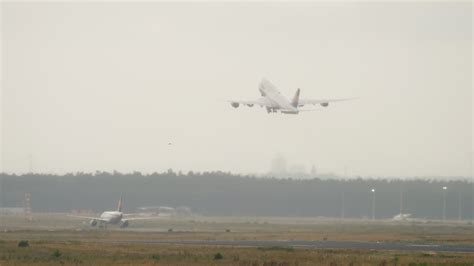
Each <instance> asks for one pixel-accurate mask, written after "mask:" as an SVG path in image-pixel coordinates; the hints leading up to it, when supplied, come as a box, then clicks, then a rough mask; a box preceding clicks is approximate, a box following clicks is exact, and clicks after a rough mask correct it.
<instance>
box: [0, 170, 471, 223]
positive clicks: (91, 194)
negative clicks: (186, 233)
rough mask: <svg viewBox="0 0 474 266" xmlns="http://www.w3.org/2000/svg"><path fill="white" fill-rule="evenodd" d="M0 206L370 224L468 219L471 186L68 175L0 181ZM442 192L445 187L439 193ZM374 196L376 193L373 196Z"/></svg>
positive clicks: (214, 175) (223, 175)
mask: <svg viewBox="0 0 474 266" xmlns="http://www.w3.org/2000/svg"><path fill="white" fill-rule="evenodd" d="M0 186H1V187H0V204H1V206H2V207H21V206H22V202H23V197H24V194H25V193H30V195H31V207H32V210H33V212H70V211H71V210H92V211H97V212H100V211H104V210H110V209H114V208H115V207H116V202H117V200H118V198H119V197H120V195H121V194H123V197H124V208H125V211H126V212H134V211H137V210H138V208H139V207H143V206H172V207H179V206H188V207H190V208H191V210H192V211H193V212H195V213H199V214H203V215H233V216H299V217H316V216H321V217H340V216H341V215H342V213H344V214H343V215H344V217H346V218H363V217H371V216H372V203H373V200H374V193H375V216H376V219H387V218H391V217H393V216H394V215H396V214H398V213H399V212H400V205H401V201H402V202H403V203H402V206H403V207H402V208H403V210H402V211H403V213H411V214H412V215H413V216H414V217H417V218H427V219H441V218H442V208H443V207H442V206H443V203H444V201H445V202H446V217H447V219H458V218H459V217H461V219H463V220H470V219H472V217H473V212H474V211H473V209H474V197H473V194H474V185H473V183H472V181H469V180H446V181H442V180H439V179H437V180H434V179H396V178H394V179H376V178H356V179H341V178H330V179H327V178H324V179H323V178H311V179H294V178H283V179H282V178H273V177H256V176H252V175H245V176H244V175H236V174H232V173H229V172H221V171H215V172H188V173H182V172H174V171H172V170H171V169H170V170H168V171H167V172H164V173H151V174H142V173H140V172H132V173H119V172H116V171H114V172H102V171H97V172H95V173H84V172H77V173H69V174H64V175H52V174H37V173H36V174H34V173H30V174H22V175H15V174H1V180H0ZM443 187H447V189H446V190H445V191H443V189H442V188H443ZM372 189H375V192H372V191H371V190H372Z"/></svg>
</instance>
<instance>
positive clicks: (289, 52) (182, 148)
mask: <svg viewBox="0 0 474 266" xmlns="http://www.w3.org/2000/svg"><path fill="white" fill-rule="evenodd" d="M1 9H2V10H1V23H2V36H1V40H2V41H1V46H2V50H1V51H2V53H1V63H2V64H1V67H2V71H1V74H2V79H1V81H2V83H1V97H2V103H1V104H2V106H1V122H2V125H1V129H2V130H1V134H2V138H1V140H2V142H1V156H2V158H1V162H2V166H1V169H0V170H1V171H3V172H8V173H25V172H28V171H34V172H42V173H66V172H76V171H82V172H94V171H96V170H101V171H110V172H111V171H113V170H117V171H122V172H131V171H134V170H137V171H141V172H144V173H151V172H154V171H158V172H160V171H165V170H166V169H169V168H172V169H174V170H176V171H178V170H182V171H185V172H187V171H189V170H193V171H206V170H222V171H232V172H234V173H266V172H268V171H269V170H270V167H271V161H272V160H273V159H274V158H275V157H277V156H282V157H284V158H285V159H286V160H287V161H288V162H289V164H296V165H303V166H304V167H305V168H306V169H307V170H308V171H309V169H310V167H311V166H312V165H315V166H316V167H317V168H318V169H322V170H323V171H326V172H333V173H336V174H339V175H343V174H344V172H345V173H346V175H350V176H377V177H412V176H446V177H453V176H465V177H467V176H470V174H471V165H472V150H473V146H472V130H473V126H472V125H473V123H472V117H473V116H472V101H473V98H472V97H473V94H472V7H471V3H469V2H465V3H447V2H446V3H428V2H420V3H408V2H406V3H352V2H349V3H344V2H339V3H220V4H218V3H158V2H157V3H112V2H111V3H27V2H25V3H11V2H2V3H1ZM263 77H266V78H267V79H269V80H270V81H272V82H273V83H274V84H275V85H276V86H277V87H278V88H279V89H280V90H281V92H282V93H283V94H285V95H286V96H288V97H292V95H293V94H294V92H295V90H296V88H301V97H303V98H338V97H357V99H356V100H352V101H347V102H340V103H334V104H331V105H330V106H329V107H328V108H322V107H319V106H318V107H317V108H318V109H321V110H320V111H318V112H307V113H301V114H299V115H296V116H293V115H283V114H267V113H266V111H265V110H264V109H260V108H259V107H253V108H248V107H240V108H238V109H234V108H232V107H231V106H230V104H229V102H227V101H228V100H231V99H256V98H257V97H259V96H260V95H259V92H258V90H257V87H258V84H259V82H260V80H261V79H262V78H263ZM169 144H171V145H169ZM344 169H345V170H344Z"/></svg>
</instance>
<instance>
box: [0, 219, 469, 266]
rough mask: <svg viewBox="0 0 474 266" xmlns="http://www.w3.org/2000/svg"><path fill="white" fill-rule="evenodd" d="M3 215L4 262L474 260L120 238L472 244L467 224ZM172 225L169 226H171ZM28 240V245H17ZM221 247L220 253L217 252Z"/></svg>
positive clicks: (0, 253)
mask: <svg viewBox="0 0 474 266" xmlns="http://www.w3.org/2000/svg"><path fill="white" fill-rule="evenodd" d="M34 218H35V219H34V221H33V222H27V221H25V220H24V219H23V218H22V217H16V216H8V217H6V216H4V217H0V226H1V227H0V228H2V231H1V232H0V265H2V266H3V265H33V264H34V265H62V264H64V265H469V266H472V265H474V254H470V253H430V252H428V253H426V252H400V251H397V252H395V251H370V250H314V249H299V248H281V247H265V248H251V247H246V248H237V247H230V246H226V247H219V246H188V245H186V246H184V245H156V244H142V243H139V244H120V243H114V241H120V240H157V239H159V240H193V239H194V240H207V239H211V240H342V241H390V242H410V243H420V244H431V243H444V244H446V243H448V244H453V245H456V244H470V245H474V228H473V227H472V225H468V224H457V223H452V224H439V223H393V222H390V221H378V222H368V221H344V222H341V221H337V220H324V219H319V220H318V219H308V218H301V219H297V218H294V219H287V218H252V217H250V218H249V217H247V218H238V219H236V218H228V217H193V218H179V219H178V218H166V219H161V220H154V221H137V222H136V223H133V224H131V227H130V228H127V229H125V230H123V229H118V228H116V227H109V228H107V229H97V228H96V229H91V228H90V227H89V226H87V225H86V224H83V223H82V222H81V221H80V220H76V219H72V218H70V217H67V216H65V215H63V214H48V215H45V214H43V215H40V214H38V215H35V217H34ZM169 229H172V230H170V231H169ZM20 240H28V244H29V246H28V247H18V243H19V241H20ZM217 254H220V255H222V258H219V257H220V256H219V255H217Z"/></svg>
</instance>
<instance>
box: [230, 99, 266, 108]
mask: <svg viewBox="0 0 474 266" xmlns="http://www.w3.org/2000/svg"><path fill="white" fill-rule="evenodd" d="M229 102H230V103H231V104H232V106H234V107H239V104H242V105H247V106H248V107H252V106H254V105H258V106H260V107H275V106H274V104H273V103H272V101H270V100H269V99H267V98H264V97H262V98H259V99H257V100H253V101H246V100H244V101H242V100H237V101H232V100H231V101H229Z"/></svg>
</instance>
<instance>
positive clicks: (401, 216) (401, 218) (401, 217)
mask: <svg viewBox="0 0 474 266" xmlns="http://www.w3.org/2000/svg"><path fill="white" fill-rule="evenodd" d="M410 217H411V214H410V213H400V214H397V215H395V216H393V218H392V219H393V220H394V221H407V220H408V219H410Z"/></svg>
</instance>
